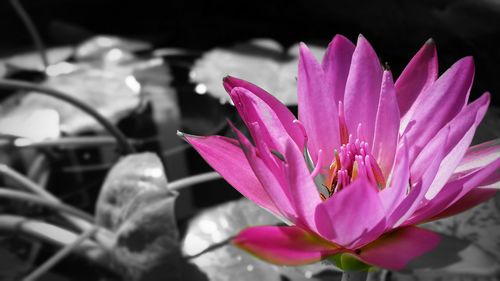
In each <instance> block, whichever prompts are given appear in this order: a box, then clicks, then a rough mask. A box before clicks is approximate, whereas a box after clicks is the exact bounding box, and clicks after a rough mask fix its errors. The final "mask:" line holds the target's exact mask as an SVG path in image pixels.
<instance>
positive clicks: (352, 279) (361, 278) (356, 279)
mask: <svg viewBox="0 0 500 281" xmlns="http://www.w3.org/2000/svg"><path fill="white" fill-rule="evenodd" d="M367 277H368V271H344V272H343V273H342V281H365V280H367Z"/></svg>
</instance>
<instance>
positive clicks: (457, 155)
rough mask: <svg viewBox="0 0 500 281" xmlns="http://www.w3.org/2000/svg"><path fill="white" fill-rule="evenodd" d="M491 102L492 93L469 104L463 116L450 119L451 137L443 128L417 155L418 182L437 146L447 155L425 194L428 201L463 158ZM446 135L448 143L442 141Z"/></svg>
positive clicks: (414, 166) (414, 170) (415, 165)
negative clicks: (442, 148) (490, 95)
mask: <svg viewBox="0 0 500 281" xmlns="http://www.w3.org/2000/svg"><path fill="white" fill-rule="evenodd" d="M489 100H490V97H489V94H488V93H485V94H484V95H482V96H481V97H480V98H479V99H477V100H476V101H474V102H473V103H471V104H469V105H468V106H467V107H466V108H465V109H464V110H462V111H461V112H460V114H458V115H457V116H456V117H455V118H453V120H451V122H450V123H449V125H448V126H449V128H450V130H449V134H448V129H447V128H443V129H441V130H440V131H439V132H438V134H437V136H436V137H434V138H433V139H432V140H431V141H430V142H429V143H428V144H427V146H426V147H425V148H424V149H423V150H422V152H421V153H420V155H418V157H417V159H416V160H415V163H414V164H413V166H412V174H413V176H414V177H413V180H417V179H418V178H416V176H417V175H419V174H421V172H420V171H419V170H421V169H425V168H426V166H427V163H428V161H429V159H430V158H432V157H434V154H435V151H436V149H437V148H438V147H444V153H445V154H446V157H445V158H444V159H443V161H442V162H441V164H440V169H439V173H438V175H437V177H436V179H434V182H433V183H432V185H431V188H430V189H429V191H428V192H427V194H426V198H427V199H431V198H432V197H434V196H435V195H436V194H437V193H438V192H439V190H440V189H441V188H442V187H443V185H444V184H445V183H446V182H447V181H448V179H449V178H450V176H451V175H452V174H453V172H454V170H455V169H456V167H457V166H458V164H459V163H460V161H461V159H462V158H463V157H464V155H465V153H466V151H467V148H468V147H469V145H470V143H471V142H472V138H473V136H474V133H475V131H476V128H477V126H478V125H479V123H480V122H481V120H482V119H483V117H484V114H485V113H486V109H487V108H488V104H489ZM445 134H448V138H447V141H446V142H444V141H442V139H443V138H444V135H445Z"/></svg>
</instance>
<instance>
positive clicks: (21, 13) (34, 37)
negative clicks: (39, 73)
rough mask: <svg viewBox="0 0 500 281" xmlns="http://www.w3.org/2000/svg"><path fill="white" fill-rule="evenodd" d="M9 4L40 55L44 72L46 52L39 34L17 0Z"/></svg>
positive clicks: (11, 0)
mask: <svg viewBox="0 0 500 281" xmlns="http://www.w3.org/2000/svg"><path fill="white" fill-rule="evenodd" d="M10 3H11V5H12V7H13V8H14V10H15V11H16V13H17V15H18V16H19V17H20V18H21V20H22V22H23V23H24V26H25V27H26V29H27V30H28V32H29V34H30V36H31V39H32V40H33V43H35V47H36V48H37V49H38V53H39V54H40V58H41V59H42V63H43V69H44V70H45V69H47V67H48V66H49V60H48V58H47V52H46V50H45V46H44V44H43V41H42V38H41V36H40V33H39V32H38V30H37V29H36V26H35V25H34V24H33V21H32V20H31V18H30V16H29V15H28V13H26V10H24V8H23V6H22V5H21V3H20V2H19V0H10Z"/></svg>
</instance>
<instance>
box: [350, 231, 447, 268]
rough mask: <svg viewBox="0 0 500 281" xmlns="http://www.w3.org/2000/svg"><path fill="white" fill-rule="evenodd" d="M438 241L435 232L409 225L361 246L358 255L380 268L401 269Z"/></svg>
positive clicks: (438, 237)
mask: <svg viewBox="0 0 500 281" xmlns="http://www.w3.org/2000/svg"><path fill="white" fill-rule="evenodd" d="M440 241H441V237H440V236H439V234H437V233H434V232H432V231H429V230H425V229H422V228H418V227H413V226H409V227H404V228H400V229H398V230H396V231H393V232H391V233H388V234H385V235H384V236H382V237H380V238H379V239H378V240H377V241H375V242H373V243H371V244H369V245H367V246H365V247H363V248H361V251H360V253H359V254H358V257H359V258H360V259H361V260H362V261H364V262H366V263H368V264H372V265H375V266H378V267H381V268H386V269H390V270H402V269H404V268H405V266H406V265H407V264H408V263H409V262H410V261H412V260H413V259H415V258H417V257H420V256H422V255H423V254H425V253H427V252H429V251H431V250H433V249H434V248H436V247H437V245H439V242H440Z"/></svg>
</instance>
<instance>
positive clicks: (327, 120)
mask: <svg viewBox="0 0 500 281" xmlns="http://www.w3.org/2000/svg"><path fill="white" fill-rule="evenodd" d="M297 79H298V80H297V90H298V99H299V120H300V121H301V122H302V124H303V125H304V127H305V129H306V132H307V135H308V144H307V146H308V149H309V152H310V154H311V156H312V159H313V161H314V162H316V161H317V157H318V151H319V150H320V149H322V150H323V151H325V152H326V151H327V152H330V153H327V154H326V157H324V158H323V159H324V161H323V163H321V164H320V165H321V166H323V165H328V164H329V163H330V162H331V160H332V158H333V153H332V152H333V150H334V149H335V148H337V147H340V138H339V132H340V130H339V121H338V111H337V105H336V101H335V97H334V96H333V93H331V92H330V91H328V88H327V87H326V85H327V84H326V80H325V75H324V72H323V69H322V68H321V65H320V64H319V63H318V62H317V61H316V59H315V58H314V56H313V55H312V53H311V51H310V50H309V49H308V48H307V47H306V45H304V44H303V43H301V44H300V56H299V73H298V77H297Z"/></svg>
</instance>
